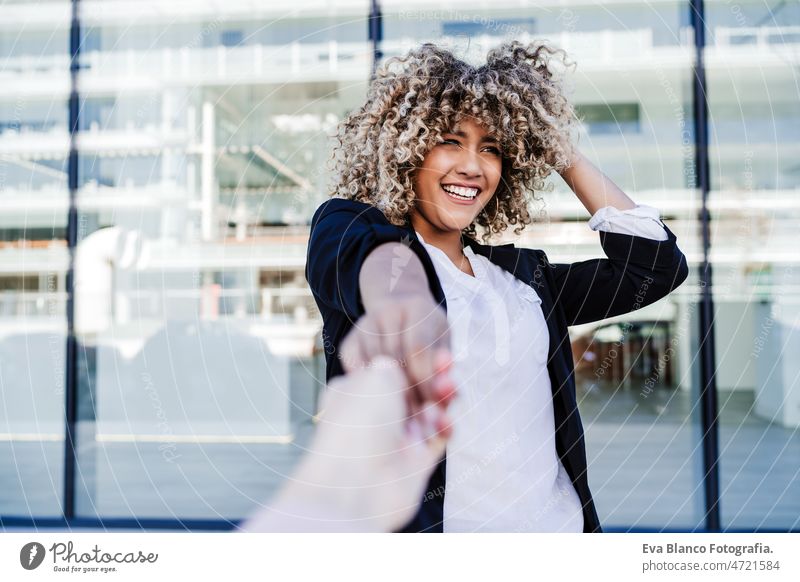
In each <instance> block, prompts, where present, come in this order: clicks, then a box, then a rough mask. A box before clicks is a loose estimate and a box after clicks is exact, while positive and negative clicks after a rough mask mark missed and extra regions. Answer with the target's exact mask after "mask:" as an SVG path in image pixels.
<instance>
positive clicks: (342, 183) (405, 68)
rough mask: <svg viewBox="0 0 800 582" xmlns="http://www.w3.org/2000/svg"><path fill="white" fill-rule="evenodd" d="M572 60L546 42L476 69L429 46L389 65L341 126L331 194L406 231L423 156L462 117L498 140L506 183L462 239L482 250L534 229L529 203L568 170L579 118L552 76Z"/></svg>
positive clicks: (504, 49)
mask: <svg viewBox="0 0 800 582" xmlns="http://www.w3.org/2000/svg"><path fill="white" fill-rule="evenodd" d="M559 54H560V55H561V56H562V58H561V59H560V60H561V62H563V63H564V64H566V63H565V58H566V53H565V52H564V51H563V50H560V49H559V50H556V49H553V48H551V47H549V46H547V45H546V44H544V43H531V44H528V45H524V44H522V43H520V42H518V41H512V42H508V43H504V44H502V45H500V46H498V47H497V48H494V49H492V50H490V51H489V53H488V55H487V59H486V64H484V65H482V66H480V67H475V66H472V65H470V64H467V63H466V62H464V61H462V60H460V59H458V58H456V57H455V56H454V55H453V54H452V53H451V52H450V51H448V50H446V49H444V48H441V47H438V46H436V45H435V44H432V43H426V44H423V45H422V46H421V47H419V48H417V49H414V50H411V51H410V52H409V53H408V54H407V55H406V56H404V57H393V58H391V59H388V60H387V61H386V62H385V63H384V65H383V66H382V67H380V68H379V69H378V71H377V73H376V77H375V79H374V81H373V82H372V84H371V85H370V87H369V92H368V95H367V100H366V102H365V103H364V104H363V105H362V106H361V107H360V108H359V109H358V110H356V111H353V112H351V113H350V114H349V115H348V116H347V117H346V118H345V119H344V120H342V121H341V123H340V124H339V126H338V130H337V133H336V135H335V136H334V138H335V140H336V141H337V142H338V143H337V144H336V145H335V146H334V149H333V153H332V155H331V158H330V159H329V160H328V162H329V164H330V162H331V161H332V162H333V164H332V167H331V169H332V170H333V174H334V182H333V183H332V185H331V186H332V187H331V196H332V197H334V198H346V199H349V200H357V201H359V202H365V203H368V204H370V205H372V206H375V207H377V208H378V209H380V210H381V211H382V212H383V214H384V215H385V216H386V218H387V219H388V220H389V222H391V223H392V224H395V225H397V226H403V225H406V224H408V220H409V215H410V212H411V211H412V210H413V208H414V204H415V198H416V196H415V194H414V190H413V175H414V171H415V169H416V168H417V167H419V166H420V165H421V164H422V161H423V159H424V157H425V155H426V154H427V153H428V151H430V149H431V148H432V147H433V146H435V145H436V144H437V143H440V142H441V141H442V139H441V135H442V133H446V132H448V131H449V130H451V129H452V128H453V127H454V126H455V125H456V124H457V123H458V122H459V121H460V120H461V119H462V118H463V117H465V116H471V117H473V118H474V119H475V120H476V121H477V122H479V123H481V124H482V125H483V126H484V127H485V128H486V130H487V131H488V133H489V134H491V135H494V136H495V137H497V139H498V140H499V141H500V146H501V148H502V153H503V163H502V173H501V180H500V184H499V186H498V187H497V191H496V192H495V195H494V196H493V197H492V198H491V200H490V201H489V202H488V203H487V204H486V206H485V207H484V208H483V209H482V211H481V212H480V213H479V214H478V216H477V217H476V218H475V220H474V221H473V222H472V224H470V225H469V226H468V227H467V228H465V229H464V230H463V231H462V234H463V235H466V236H470V237H472V238H475V237H476V227H481V229H482V230H483V241H484V243H486V242H487V241H488V240H489V239H490V238H492V237H493V236H494V235H496V234H499V233H502V232H503V231H505V230H506V229H507V228H508V225H517V226H516V227H515V229H514V234H515V235H518V234H520V233H521V232H522V231H523V230H524V228H525V226H526V225H528V224H530V223H531V222H533V218H532V215H531V210H530V204H531V202H532V201H533V200H538V199H539V198H538V197H537V196H536V195H535V191H537V190H545V182H544V180H545V178H546V177H547V176H548V175H549V174H550V172H551V171H553V170H556V171H561V170H563V169H565V168H567V167H568V166H569V160H570V159H571V158H572V156H573V152H574V146H573V145H572V140H571V139H570V130H571V129H572V127H573V124H574V123H575V121H576V116H575V110H574V108H573V106H572V104H571V103H570V102H569V101H568V100H567V98H566V97H565V96H564V91H563V89H562V87H561V85H560V83H559V81H558V80H557V78H556V77H555V75H554V74H553V72H552V71H551V70H550V69H549V68H548V64H549V61H550V60H551V59H553V57H554V55H559Z"/></svg>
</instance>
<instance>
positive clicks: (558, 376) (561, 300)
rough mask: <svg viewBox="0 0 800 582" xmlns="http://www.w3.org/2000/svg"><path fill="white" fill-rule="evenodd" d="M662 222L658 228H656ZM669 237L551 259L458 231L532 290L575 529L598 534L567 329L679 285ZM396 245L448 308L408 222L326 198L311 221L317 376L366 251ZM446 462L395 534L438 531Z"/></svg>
mask: <svg viewBox="0 0 800 582" xmlns="http://www.w3.org/2000/svg"><path fill="white" fill-rule="evenodd" d="M665 228H666V227H665ZM666 230H667V235H668V237H669V238H668V240H666V241H662V242H659V241H654V240H650V239H647V238H641V237H636V236H628V235H624V234H613V233H606V232H600V243H601V244H602V247H603V251H604V252H605V254H606V256H607V257H608V258H606V259H593V260H590V261H583V262H579V263H572V264H553V263H550V262H549V261H548V260H547V256H546V255H545V254H544V252H543V251H540V250H534V249H525V248H517V247H516V246H515V245H513V244H504V245H498V246H488V245H482V244H479V243H478V242H476V241H475V240H473V239H471V238H469V237H464V240H465V242H466V243H467V244H468V245H469V246H470V247H471V248H472V250H473V251H474V252H475V253H476V254H480V255H483V256H484V257H486V258H487V259H489V260H490V261H491V262H492V263H494V264H496V265H498V266H500V267H502V268H503V269H505V270H506V271H508V272H509V273H511V274H513V275H514V276H515V277H517V278H518V279H519V280H521V281H523V282H524V283H527V284H528V285H530V286H531V287H532V288H533V289H535V290H536V292H537V293H538V295H539V297H540V298H541V300H542V305H541V307H542V310H543V312H544V316H545V319H546V321H547V328H548V331H549V334H550V346H549V355H548V364H547V369H548V372H549V375H550V382H551V384H552V389H553V408H554V412H555V426H556V451H557V453H558V456H559V458H560V459H561V462H562V463H563V464H564V468H565V469H566V471H567V473H568V474H569V476H570V478H571V479H572V483H573V484H574V486H575V489H576V491H577V493H578V496H579V497H580V500H581V503H582V505H583V519H584V532H601V531H602V529H601V527H600V522H599V519H598V517H597V511H596V510H595V506H594V502H593V501H592V494H591V492H590V491H589V483H588V479H587V475H586V450H585V447H584V440H583V426H582V424H581V420H580V415H579V413H578V406H577V402H576V397H575V379H574V365H573V361H572V350H571V347H570V340H569V335H568V333H567V326H569V325H574V324H580V323H589V322H593V321H597V320H600V319H604V318H607V317H612V316H615V315H620V314H623V313H628V312H631V311H634V310H636V309H638V308H640V307H642V306H645V305H649V304H651V303H653V302H655V301H657V300H658V299H661V298H662V297H664V296H665V295H667V294H668V293H669V292H670V291H672V290H673V289H675V288H676V287H677V286H678V285H680V284H681V283H682V282H683V281H684V280H685V279H686V277H687V275H688V272H689V271H688V267H687V265H686V259H685V257H684V256H683V254H682V253H681V251H680V250H679V249H678V247H677V245H676V242H675V235H674V234H673V233H672V232H671V231H670V230H669V229H666ZM390 241H394V242H404V243H405V244H407V245H408V246H409V248H410V249H411V250H413V251H414V252H415V253H416V255H417V256H418V257H419V259H420V261H421V262H422V265H423V267H424V268H425V272H426V274H427V276H428V284H429V287H430V290H431V293H432V294H433V297H434V299H435V300H436V301H438V302H439V304H440V305H441V306H442V307H443V308H444V309H445V310H446V309H447V305H446V301H445V297H444V292H443V290H442V287H441V284H440V282H439V278H438V276H437V275H436V271H435V269H434V266H433V263H432V261H431V258H430V257H429V256H428V252H427V251H426V249H425V247H424V246H423V244H422V243H421V242H420V241H419V239H418V238H417V236H416V233H415V231H414V229H413V228H412V226H411V225H410V223H409V222H407V223H406V226H405V227H398V226H394V225H392V224H391V223H390V222H389V221H388V220H387V219H386V217H385V216H384V215H383V213H382V212H381V211H380V210H378V208H376V207H374V206H371V205H369V204H364V203H362V202H354V201H351V200H343V199H338V198H332V199H330V200H327V201H325V202H324V203H323V204H322V205H321V206H320V207H319V208H318V209H317V211H316V212H315V213H314V216H313V218H312V220H311V234H310V238H309V243H308V257H307V262H306V272H305V274H306V279H307V280H308V283H309V285H310V287H311V292H312V293H313V295H314V299H315V301H316V303H317V306H318V307H319V310H320V313H321V315H322V320H323V332H322V334H323V347H324V349H325V358H326V364H327V366H326V380H328V381H329V380H330V379H331V378H333V377H335V376H339V375H341V374H343V373H344V371H343V369H342V365H341V362H340V361H339V359H338V357H337V349H338V347H339V344H340V342H341V341H342V339H343V338H344V336H345V335H346V334H347V332H348V331H349V330H350V328H351V327H352V326H353V324H354V323H355V321H356V320H357V319H358V318H359V317H361V316H362V315H363V314H364V306H363V305H362V304H361V296H360V291H359V287H358V274H359V271H360V270H361V265H362V263H363V262H364V259H365V258H366V257H367V255H368V254H369V253H370V252H371V251H372V250H373V249H374V248H375V247H376V246H378V245H380V244H382V243H385V242H390ZM444 492H445V460H444V459H443V460H442V462H441V463H440V464H439V465H438V466H437V468H436V470H435V471H434V473H433V475H432V476H431V479H430V482H429V483H428V489H427V490H426V492H425V495H424V496H423V499H422V501H421V504H420V509H419V511H418V513H417V515H416V516H415V517H414V519H413V520H412V521H411V522H410V523H409V524H408V525H407V526H406V527H405V528H404V529H403V530H402V531H414V532H423V531H424V532H441V531H442V517H443V510H444Z"/></svg>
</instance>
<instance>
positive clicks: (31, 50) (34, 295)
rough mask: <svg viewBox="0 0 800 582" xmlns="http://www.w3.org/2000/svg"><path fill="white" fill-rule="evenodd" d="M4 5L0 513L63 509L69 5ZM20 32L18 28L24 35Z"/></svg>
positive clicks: (0, 45) (44, 513) (0, 52)
mask: <svg viewBox="0 0 800 582" xmlns="http://www.w3.org/2000/svg"><path fill="white" fill-rule="evenodd" d="M40 10H41V7H39V6H36V3H32V2H31V3H16V2H14V3H8V2H6V3H4V4H3V5H2V6H0V22H2V24H0V29H1V30H0V61H2V63H3V65H2V66H1V67H0V208H1V209H2V211H0V516H3V517H22V518H32V517H59V516H60V515H61V513H62V493H63V474H64V402H65V354H66V332H67V324H66V318H65V314H66V270H67V263H68V253H67V246H66V242H65V240H66V226H67V206H68V200H69V195H68V191H67V175H66V157H67V149H68V141H69V140H68V135H69V134H68V130H67V118H68V113H67V97H68V90H69V71H68V68H64V69H61V70H59V71H58V73H57V74H52V73H53V66H54V65H55V64H56V63H68V62H69V58H68V55H69V40H68V39H69V34H68V32H69V2H67V1H62V2H55V3H53V4H52V5H51V9H50V13H49V14H48V15H47V16H46V17H42V15H41V13H40V12H39V11H40ZM20 31H23V32H20Z"/></svg>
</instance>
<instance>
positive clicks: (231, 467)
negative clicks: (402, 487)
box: [0, 0, 800, 530]
mask: <svg viewBox="0 0 800 582" xmlns="http://www.w3.org/2000/svg"><path fill="white" fill-rule="evenodd" d="M706 4H707V26H708V29H707V30H708V32H707V45H708V46H707V48H706V50H705V53H704V54H705V61H706V66H707V77H708V83H707V88H708V104H709V136H710V158H711V190H712V191H711V196H710V210H711V216H712V223H711V224H712V254H711V261H712V264H713V267H714V287H713V297H714V301H715V305H716V315H717V317H716V321H715V323H716V357H717V365H718V372H717V376H716V382H717V396H718V402H719V411H720V416H719V431H720V450H719V453H720V471H721V484H720V494H721V502H720V507H721V515H722V523H723V527H726V528H732V529H744V530H749V529H755V528H759V529H779V530H784V529H792V528H795V529H796V528H797V517H796V516H797V515H800V507H798V503H800V501H798V500H800V491H798V483H799V482H800V480H798V479H797V471H798V468H799V467H800V440H798V436H797V428H798V426H800V417H798V415H797V410H800V404H799V403H800V387H798V376H799V374H798V369H797V364H796V363H795V361H796V358H793V357H791V355H792V354H794V353H797V348H798V347H800V346H798V342H800V334H798V332H797V325H798V324H797V322H798V319H797V315H798V309H799V308H800V307H798V306H800V300H798V298H799V297H800V295H799V294H798V289H800V280H798V275H797V268H798V266H797V264H798V261H799V260H800V255H798V254H797V252H796V251H795V250H794V248H793V246H792V241H791V236H792V232H793V229H794V228H796V227H797V225H798V222H800V206H798V200H800V197H798V179H799V178H798V176H800V174H798V171H797V165H796V163H795V160H796V158H797V156H796V155H795V153H796V150H797V148H798V146H800V110H798V107H797V102H798V94H797V64H798V57H797V55H798V50H797V49H798V45H800V11H798V7H797V6H796V5H793V4H791V3H782V2H777V1H776V2H767V3H764V2H760V3H756V2H739V3H738V4H733V3H725V2H706ZM379 5H380V9H381V14H382V20H381V21H382V40H381V41H380V44H379V46H378V48H379V49H380V51H381V53H382V55H383V58H387V57H390V56H393V55H399V54H402V53H404V52H405V51H407V50H408V49H410V48H412V47H414V46H417V45H419V44H420V43H421V42H425V41H434V42H437V43H439V44H442V45H444V46H447V47H449V48H451V49H453V51H454V52H455V53H456V54H457V55H460V56H462V57H464V58H465V59H468V60H479V59H481V57H482V56H484V55H485V53H486V50H488V49H489V48H491V47H492V46H494V45H496V44H498V43H499V42H502V41H506V40H511V39H519V40H522V41H532V40H536V39H546V40H548V41H550V42H551V43H552V44H554V45H557V46H559V47H562V48H564V49H566V51H567V52H568V55H569V57H570V59H571V60H573V61H575V62H576V63H577V65H578V66H577V68H576V69H575V70H574V71H573V72H572V73H570V74H569V77H568V88H569V91H570V92H571V96H572V100H573V102H574V103H575V104H576V107H577V110H578V113H579V115H580V118H581V120H582V127H581V131H580V135H579V142H578V145H579V148H580V149H581V151H582V152H583V153H584V154H585V155H587V157H589V158H590V159H591V160H592V161H593V162H594V163H595V164H596V165H597V166H598V167H600V168H601V169H602V170H603V171H604V172H605V173H606V174H607V175H608V176H609V177H610V178H611V179H612V180H614V181H615V182H616V183H617V184H618V185H619V186H620V187H621V188H622V189H623V190H625V191H626V192H628V193H629V194H630V195H631V197H632V198H633V199H634V200H636V201H637V202H639V203H642V204H649V205H652V206H655V207H657V208H659V209H660V210H661V212H662V214H663V216H664V218H665V220H666V221H667V224H668V225H669V227H670V228H671V229H672V230H673V232H675V234H676V235H677V237H678V240H679V244H680V247H681V249H682V250H683V251H684V253H685V254H686V255H687V258H688V260H689V263H690V266H691V267H692V270H693V271H692V274H691V275H690V278H689V280H688V281H687V282H686V283H685V284H684V285H683V286H682V287H681V288H679V289H678V290H677V291H676V292H675V293H673V294H672V295H670V296H669V297H668V298H666V299H664V300H662V301H659V302H658V303H656V304H654V305H652V306H649V307H647V308H644V309H641V310H636V311H635V312H634V313H632V314H631V315H628V316H623V317H620V318H616V319H613V320H605V321H603V322H599V323H597V324H591V325H586V326H579V327H575V328H572V329H571V337H572V342H573V354H574V358H575V362H576V378H577V385H578V401H579V406H580V409H581V414H582V417H583V420H584V427H585V429H586V443H587V453H588V458H589V479H590V486H591V488H592V491H593V494H594V496H595V500H596V503H597V508H598V512H599V515H600V519H601V523H603V525H604V527H605V528H607V529H612V530H614V529H620V530H626V529H679V530H686V529H696V528H697V529H702V528H703V527H704V523H705V513H706V509H707V508H706V506H705V499H704V494H703V485H702V479H703V475H704V473H705V470H706V467H705V466H704V463H703V459H702V454H701V446H700V439H701V436H702V433H703V425H702V422H701V419H700V414H699V398H700V395H699V378H698V367H699V366H698V364H697V358H696V350H697V344H698V338H699V337H700V333H699V322H698V299H699V294H700V287H699V285H698V280H697V277H696V274H695V272H696V267H697V266H698V264H699V262H700V260H701V253H702V248H701V244H700V239H699V232H700V229H699V222H698V214H699V208H700V194H699V190H698V183H697V170H696V168H695V153H696V152H695V147H694V141H695V129H694V120H693V96H692V81H693V66H694V57H693V55H694V45H693V43H694V34H693V30H692V26H691V20H690V18H689V7H688V2H684V1H668V0H665V1H660V2H649V3H640V2H634V1H632V0H631V1H629V2H624V1H621V0H615V1H610V2H600V3H574V5H573V4H569V5H565V4H564V3H563V2H555V1H553V2H537V3H530V4H529V5H527V6H526V7H521V6H520V3H519V2H518V1H513V2H512V1H505V0H500V1H496V2H493V3H492V4H491V7H487V5H486V4H485V3H483V2H477V1H476V2H471V1H465V2H461V3H459V6H458V8H453V7H452V5H450V4H449V3H441V5H439V3H437V2H425V3H423V2H417V1H410V2H409V1H408V0H405V1H402V2H401V1H399V0H382V1H381V2H379ZM80 6H81V8H80V12H79V16H80V23H81V51H80V56H79V61H78V65H79V67H78V70H79V72H78V75H77V87H78V91H79V95H80V118H79V119H80V123H79V126H78V128H77V129H78V131H77V135H76V139H75V141H74V147H75V148H76V151H77V154H78V161H79V163H78V189H77V192H76V204H77V210H78V220H77V234H78V237H77V238H78V244H77V248H76V249H75V257H74V263H73V274H74V282H75V284H74V293H75V295H74V297H75V303H74V317H75V319H74V329H75V337H76V340H77V346H78V349H77V354H76V359H77V362H76V363H77V368H78V375H77V382H76V385H75V386H74V387H73V388H74V390H75V393H76V395H77V403H78V418H77V421H78V422H77V428H78V433H77V451H76V455H77V459H76V478H75V482H74V501H75V517H79V518H90V519H97V518H101V519H109V518H134V519H144V520H148V519H152V520H174V521H176V522H177V521H178V520H183V519H205V520H215V521H219V522H227V521H229V520H235V519H238V518H241V517H243V516H244V515H245V514H247V513H248V512H249V511H250V510H251V509H252V508H254V507H255V506H256V505H257V504H258V503H259V502H260V501H262V500H263V499H264V498H265V497H267V496H268V495H269V493H270V492H271V491H273V490H274V489H275V488H276V487H277V486H278V485H279V484H280V483H281V482H282V480H283V479H284V478H285V477H286V475H287V472H288V471H289V470H290V469H291V467H292V465H293V463H294V462H295V460H296V459H297V458H298V456H299V455H300V454H302V451H303V448H304V446H305V443H306V442H307V439H308V436H309V434H311V432H312V431H313V417H314V414H315V413H316V412H317V408H316V402H317V397H318V394H319V391H320V389H321V387H322V385H323V383H324V357H323V350H322V342H321V339H320V331H321V320H320V317H319V314H318V312H317V310H316V307H315V305H314V301H313V299H312V297H311V294H310V292H309V290H308V288H307V284H306V282H305V279H304V276H303V268H304V265H305V260H306V243H307V239H308V223H309V220H310V218H311V215H312V213H313V211H314V210H315V209H316V207H317V206H318V205H319V204H320V203H321V202H322V201H323V200H325V199H326V198H327V183H328V180H329V178H330V176H329V174H328V171H327V170H326V160H327V159H328V157H329V155H330V151H331V146H332V142H331V141H330V139H329V136H330V135H331V133H332V132H333V131H334V129H335V127H336V124H337V122H338V121H339V120H340V119H341V118H342V117H343V116H344V115H345V114H346V113H347V112H348V111H349V110H351V109H353V108H355V107H358V106H359V105H360V104H361V102H362V101H363V99H364V97H365V94H366V89H367V84H368V82H369V75H370V71H371V69H372V66H373V45H372V42H371V39H370V38H369V37H368V15H369V10H370V2H368V1H367V0H337V1H335V0H328V1H327V2H323V3H315V4H314V7H313V8H307V9H302V10H297V9H296V7H294V6H292V5H291V4H290V3H288V2H280V1H279V2H265V3H262V4H261V5H260V7H259V9H258V10H257V11H256V12H255V13H254V12H253V7H252V6H253V5H252V3H251V2H249V1H242V0H229V1H228V2H226V3H224V5H221V4H219V3H216V2H211V1H207V0H198V1H197V2H193V3H191V4H190V5H189V4H186V3H182V2H181V3H178V2H175V3H173V2H169V1H167V2H164V1H156V0H143V1H141V2H137V3H131V2H126V1H122V0H105V1H102V2H100V1H95V0H83V1H82V2H80ZM0 16H2V18H0V55H2V58H3V63H4V64H3V65H2V68H0V79H2V81H3V82H2V83H0V207H2V209H3V211H2V212H0V245H2V246H0V330H2V331H0V333H2V339H0V393H1V394H2V399H1V400H0V402H2V415H0V423H3V427H2V428H0V436H2V440H0V451H2V453H1V454H0V479H2V482H3V483H4V484H6V485H7V486H6V487H3V488H1V490H2V492H1V493H0V517H4V518H9V517H21V518H46V517H58V516H60V515H61V512H62V508H63V503H64V499H63V495H64V483H63V478H64V477H63V475H64V442H65V441H64V395H65V390H66V388H67V387H66V386H65V374H64V370H65V365H66V351H65V345H66V333H67V323H66V313H67V301H66V280H67V273H68V272H69V269H70V261H69V252H68V248H67V244H66V242H65V240H66V228H67V209H68V205H69V195H68V188H67V176H66V159H67V155H68V152H69V148H70V140H69V121H68V107H67V103H68V98H69V91H70V75H69V66H70V55H69V31H70V28H69V26H70V2H68V1H60V2H59V1H46V2H45V1H42V2H5V3H4V4H3V5H2V6H0ZM550 184H551V187H552V189H551V190H549V191H545V192H542V193H540V198H541V203H540V206H541V211H542V212H541V216H540V220H539V221H537V223H536V224H534V225H532V226H531V227H529V228H528V229H527V230H526V232H525V233H524V234H523V235H522V238H521V240H518V241H516V242H517V244H520V245H522V246H529V247H536V248H543V249H545V250H546V251H547V253H548V256H549V257H550V258H551V260H553V261H557V262H569V261H577V260H583V259H587V258H590V257H594V256H598V255H600V254H601V249H600V246H599V241H598V239H597V235H596V234H595V233H593V232H592V231H591V230H589V228H588V227H587V225H586V220H587V219H588V214H587V213H586V211H585V210H584V209H583V207H582V206H581V205H580V203H579V202H578V200H577V199H576V198H575V197H574V196H573V195H572V193H571V192H570V191H569V189H568V188H567V186H566V185H565V184H564V183H563V181H561V180H560V179H559V178H558V177H555V178H553V179H551V180H550Z"/></svg>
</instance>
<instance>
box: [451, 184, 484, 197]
mask: <svg viewBox="0 0 800 582" xmlns="http://www.w3.org/2000/svg"><path fill="white" fill-rule="evenodd" d="M442 189H443V190H444V191H445V192H449V193H450V194H455V195H456V196H458V197H459V198H466V199H468V200H471V199H472V198H475V196H477V195H478V189H477V188H462V187H461V186H450V185H447V186H444V185H443V186H442Z"/></svg>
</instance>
